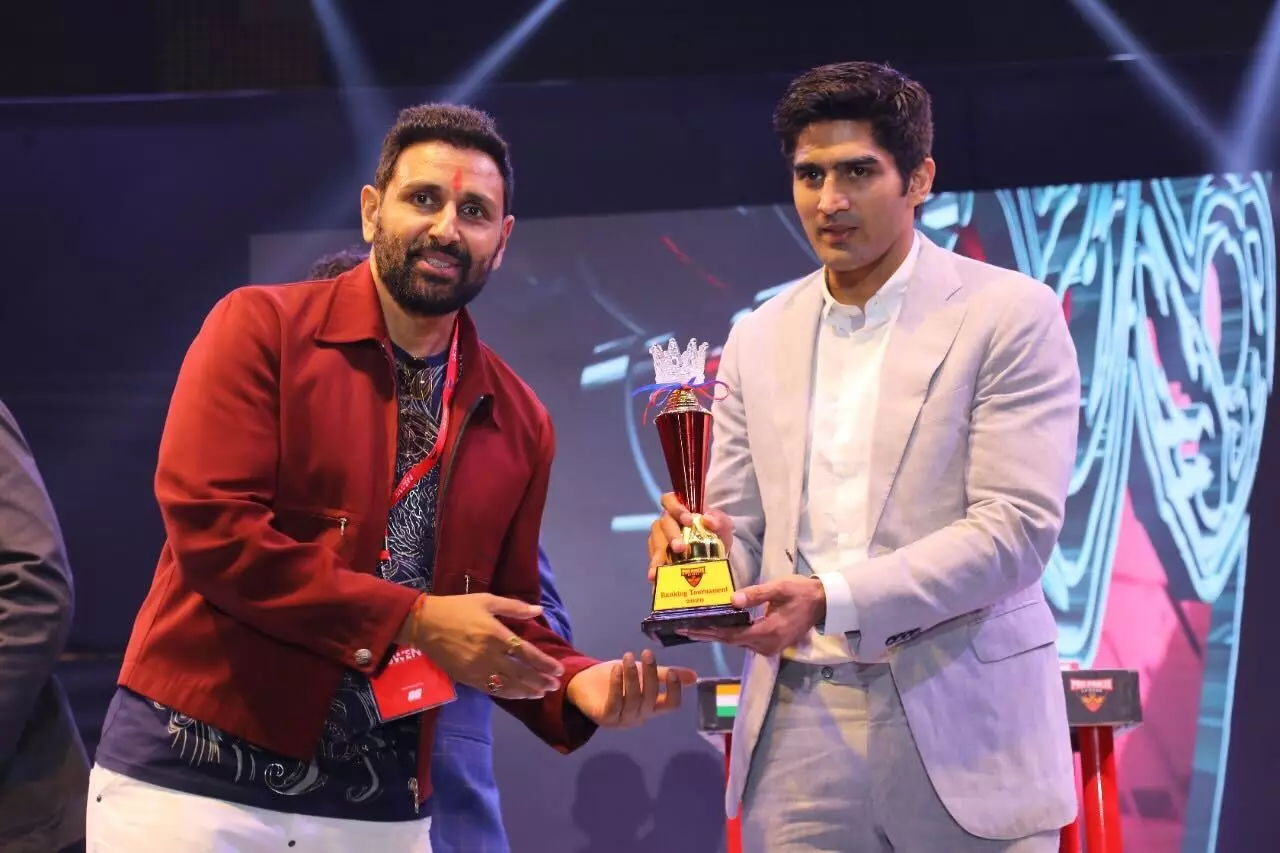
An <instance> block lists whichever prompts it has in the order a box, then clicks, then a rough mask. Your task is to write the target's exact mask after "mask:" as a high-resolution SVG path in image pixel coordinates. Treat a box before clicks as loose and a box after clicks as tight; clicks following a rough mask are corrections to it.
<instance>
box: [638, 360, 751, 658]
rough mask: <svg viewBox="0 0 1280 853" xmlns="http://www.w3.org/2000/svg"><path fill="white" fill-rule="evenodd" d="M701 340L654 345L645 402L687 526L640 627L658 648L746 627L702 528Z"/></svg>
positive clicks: (704, 396)
mask: <svg viewBox="0 0 1280 853" xmlns="http://www.w3.org/2000/svg"><path fill="white" fill-rule="evenodd" d="M707 347H708V345H707V344H706V343H702V344H699V343H698V342H697V340H691V341H689V345H688V346H687V347H686V348H685V349H684V351H683V352H681V351H680V349H679V347H678V346H677V344H676V341H675V339H674V338H672V339H671V341H670V342H669V343H668V344H667V347H666V349H663V348H662V347H660V346H658V345H657V344H654V345H653V346H652V347H650V348H649V354H650V355H652V356H653V369H654V381H655V384H654V385H653V386H652V387H653V388H655V389H657V390H656V391H655V392H654V394H653V397H652V398H651V399H650V403H651V405H656V406H657V408H658V409H659V411H658V414H657V415H656V416H655V417H654V419H653V423H654V426H655V427H656V428H657V430H658V439H659V441H660V442H661V443H662V455H663V457H664V458H665V459H666V463H667V473H668V474H670V476H671V487H672V491H673V492H674V493H675V495H676V497H678V498H679V499H680V502H681V503H683V504H684V505H685V506H686V507H688V508H689V511H690V512H691V513H693V523H692V524H690V525H689V526H688V527H686V528H684V530H683V531H682V538H683V539H684V543H685V545H686V546H687V547H686V548H685V550H684V552H683V553H681V554H679V555H676V554H674V553H672V552H671V551H670V550H668V551H667V564H666V565H663V566H659V567H658V570H657V577H656V579H655V581H654V584H653V608H652V612H651V613H650V614H649V616H648V617H647V618H646V619H645V620H644V622H643V623H641V630H642V631H644V632H645V634H647V635H648V636H649V637H650V638H652V639H656V640H658V641H659V642H661V643H662V644H663V645H664V646H674V645H679V644H681V643H686V642H690V640H689V639H688V638H686V637H684V636H682V635H680V634H678V633H676V632H677V631H682V630H688V629H698V628H726V627H735V626H743V625H748V624H750V622H751V616H750V614H749V613H747V611H745V610H740V609H739V608H737V607H734V606H733V604H732V599H733V592H734V586H733V574H732V572H731V571H730V569H729V560H728V559H727V554H728V549H727V548H726V547H725V544H724V543H723V542H722V541H720V537H718V536H717V535H716V534H715V533H713V532H712V531H710V530H708V529H707V527H706V525H705V524H704V523H703V517H702V514H703V512H705V511H706V507H705V499H706V485H707V463H708V461H709V457H710V452H711V422H712V421H711V412H710V411H709V410H708V408H707V406H706V405H704V400H705V401H707V402H709V399H710V396H711V395H710V394H709V393H708V390H707V388H708V385H709V384H713V383H708V382H707V381H706V376H705V372H706V361H707Z"/></svg>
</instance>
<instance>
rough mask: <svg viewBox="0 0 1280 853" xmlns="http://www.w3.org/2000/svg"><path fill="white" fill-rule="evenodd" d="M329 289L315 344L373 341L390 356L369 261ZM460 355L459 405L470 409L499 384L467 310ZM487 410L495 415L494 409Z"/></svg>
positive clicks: (462, 320)
mask: <svg viewBox="0 0 1280 853" xmlns="http://www.w3.org/2000/svg"><path fill="white" fill-rule="evenodd" d="M330 288H331V290H332V295H331V296H330V299H329V308H328V311H327V313H326V314H325V317H324V320H323V321H322V322H321V324H320V328H319V330H318V331H317V332H316V340H317V341H319V342H321V343H327V344H354V343H362V342H365V341H372V342H374V343H376V344H378V345H379V346H380V347H382V348H383V349H384V350H385V351H386V352H390V351H391V349H390V347H391V337H390V335H389V334H388V332H387V321H386V318H384V317H383V316H382V304H381V303H380V302H379V301H378V291H377V287H376V286H375V285H374V283H373V271H372V270H371V269H370V268H369V261H368V259H367V258H366V259H365V260H364V261H362V262H361V263H360V264H359V266H356V267H354V268H353V269H351V270H348V271H347V272H344V273H343V274H342V275H340V276H338V277H337V278H336V279H334V280H333V283H332V284H331V285H330ZM458 354H459V357H460V358H461V361H462V377H461V379H460V380H459V382H458V400H459V402H461V403H462V404H463V405H464V406H469V405H470V404H471V401H472V400H474V399H475V398H476V397H478V396H480V395H482V394H483V395H486V396H488V397H490V398H492V397H493V396H494V393H495V390H496V387H497V384H498V383H496V382H495V381H494V378H493V370H492V367H491V366H490V364H489V357H488V352H487V351H486V350H485V348H484V346H483V344H481V343H480V335H479V333H477V331H476V327H475V323H474V322H473V321H472V319H471V313H470V312H469V311H467V309H465V308H464V309H462V310H461V311H460V312H458ZM488 408H489V409H490V411H491V412H492V409H493V407H492V406H489V407H488Z"/></svg>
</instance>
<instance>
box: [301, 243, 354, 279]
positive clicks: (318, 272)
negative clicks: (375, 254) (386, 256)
mask: <svg viewBox="0 0 1280 853" xmlns="http://www.w3.org/2000/svg"><path fill="white" fill-rule="evenodd" d="M367 257H369V249H368V248H366V247H365V246H352V247H351V248H349V249H342V250H341V251H337V252H333V253H332V254H328V255H321V256H320V257H318V258H316V260H315V263H313V264H312V265H311V269H309V270H308V271H307V279H306V280H307V281H320V280H322V279H326V278H337V277H338V276H340V275H342V274H343V273H344V272H346V271H347V270H350V269H355V268H356V267H358V266H360V263H361V261H363V260H364V259H365V258H367Z"/></svg>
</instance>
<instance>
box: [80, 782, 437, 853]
mask: <svg viewBox="0 0 1280 853" xmlns="http://www.w3.org/2000/svg"><path fill="white" fill-rule="evenodd" d="M86 819H87V825H86V827H85V837H86V845H85V846H86V850H87V851H88V853H259V851H262V853H266V851H270V852H271V853H352V851H359V850H371V851H377V853H431V841H430V839H429V837H428V833H429V831H430V829H431V818H423V819H422V820H415V821H399V822H395V823H385V822H379V821H364V820H337V819H335V818H326V817H311V816H309V815H293V814H285V813H284V812H275V811H270V810H268V809H255V808H250V807H248V806H241V805H237V804H235V803H228V802H224V801H222V800H214V799H211V798H209V797H198V796H196V795H194V794H184V793H182V792H181V791H173V790H170V789H168V788H160V787H157V786H155V785H150V784H148V783H146V782H139V781H138V780H137V779H131V778H129V777H128V776H121V775H120V774H119V773H113V772H112V771H110V770H107V769H106V768H105V767H98V766H97V765H95V766H94V768H93V770H92V771H90V773H89V808H88V812H87V815H86Z"/></svg>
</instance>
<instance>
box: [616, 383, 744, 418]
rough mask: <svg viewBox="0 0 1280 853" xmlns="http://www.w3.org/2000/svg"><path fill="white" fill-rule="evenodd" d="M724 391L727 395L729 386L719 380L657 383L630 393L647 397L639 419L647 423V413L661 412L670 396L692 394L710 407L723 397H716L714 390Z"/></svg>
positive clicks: (643, 386) (634, 395) (633, 395)
mask: <svg viewBox="0 0 1280 853" xmlns="http://www.w3.org/2000/svg"><path fill="white" fill-rule="evenodd" d="M717 386H718V387H720V388H723V389H724V393H725V394H728V393H729V386H728V385H726V384H725V383H724V382H721V381H720V380H719V379H708V380H703V381H702V382H658V383H654V384H652V385H641V386H640V387H639V388H637V389H635V390H634V391H632V392H631V396H632V397H639V396H640V395H641V394H648V395H649V402H648V403H646V404H645V407H644V415H643V416H642V417H641V419H640V422H641V423H648V422H649V412H651V411H653V410H654V409H657V410H658V411H662V409H663V407H665V406H666V404H667V401H668V400H670V399H671V397H672V395H673V394H675V393H677V392H679V391H687V392H689V393H690V394H693V395H694V396H695V397H697V398H698V399H699V400H700V401H702V402H703V403H705V404H706V405H708V406H710V405H711V404H712V403H714V402H715V401H716V400H723V399H724V397H723V396H716V388H717Z"/></svg>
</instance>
